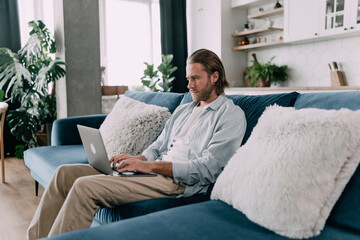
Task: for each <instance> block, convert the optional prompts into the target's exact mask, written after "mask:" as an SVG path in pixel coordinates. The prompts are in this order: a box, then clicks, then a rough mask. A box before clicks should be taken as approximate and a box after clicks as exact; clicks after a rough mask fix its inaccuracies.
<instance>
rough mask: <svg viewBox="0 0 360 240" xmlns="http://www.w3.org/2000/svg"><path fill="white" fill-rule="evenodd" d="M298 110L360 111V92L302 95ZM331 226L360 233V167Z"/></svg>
mask: <svg viewBox="0 0 360 240" xmlns="http://www.w3.org/2000/svg"><path fill="white" fill-rule="evenodd" d="M294 106H295V108H296V109H302V108H320V109H340V108H348V109H351V110H359V109H360V91H349V92H326V93H304V94H300V95H299V96H298V98H297V100H296V102H295V105H294ZM359 121H360V119H359ZM327 222H328V223H329V224H335V225H340V226H343V227H346V228H353V229H355V230H357V231H360V167H359V166H358V168H357V169H356V171H355V173H354V175H353V176H352V177H351V179H350V181H349V182H348V184H347V185H346V187H345V189H344V191H343V193H342V194H341V196H340V198H339V199H338V201H337V202H336V204H335V206H334V208H333V209H332V211H331V214H330V216H329V218H328V220H327Z"/></svg>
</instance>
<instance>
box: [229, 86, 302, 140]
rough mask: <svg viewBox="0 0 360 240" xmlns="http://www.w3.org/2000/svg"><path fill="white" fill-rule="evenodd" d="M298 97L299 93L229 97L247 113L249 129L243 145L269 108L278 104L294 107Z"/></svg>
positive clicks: (247, 128)
mask: <svg viewBox="0 0 360 240" xmlns="http://www.w3.org/2000/svg"><path fill="white" fill-rule="evenodd" d="M298 95H299V93H297V92H291V93H281V94H266V95H254V96H248V95H227V97H228V98H230V99H231V100H233V101H234V103H235V104H236V105H238V106H239V107H240V108H241V109H242V110H243V111H244V112H245V116H246V122H247V127H246V132H245V136H244V139H243V141H242V144H245V143H246V141H247V140H248V138H249V137H250V134H251V132H252V130H253V128H254V127H255V126H256V124H257V122H258V119H259V117H260V116H261V114H262V113H263V112H264V110H265V108H266V107H267V106H270V105H274V104H277V105H279V106H282V107H292V106H293V105H294V103H295V100H296V98H297V96H298Z"/></svg>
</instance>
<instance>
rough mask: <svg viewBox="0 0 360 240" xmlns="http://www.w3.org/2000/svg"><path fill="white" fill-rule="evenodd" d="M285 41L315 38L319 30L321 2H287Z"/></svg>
mask: <svg viewBox="0 0 360 240" xmlns="http://www.w3.org/2000/svg"><path fill="white" fill-rule="evenodd" d="M284 6H285V23H287V24H285V29H284V31H285V41H286V42H292V41H298V40H305V39H310V38H314V37H315V36H316V35H317V33H318V30H319V24H318V22H319V18H318V16H319V6H320V5H319V1H318V0H316V1H314V0H286V1H285V4H284Z"/></svg>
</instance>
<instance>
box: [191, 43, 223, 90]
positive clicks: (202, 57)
mask: <svg viewBox="0 0 360 240" xmlns="http://www.w3.org/2000/svg"><path fill="white" fill-rule="evenodd" d="M187 62H188V64H189V63H201V64H202V65H203V66H204V68H205V71H206V72H207V74H208V75H209V76H210V75H211V74H213V73H214V72H218V73H219V79H218V80H217V81H216V82H215V90H216V94H217V95H220V94H223V93H224V89H225V87H228V86H229V82H228V81H227V79H226V75H225V69H224V66H223V64H222V62H221V60H220V58H219V57H218V56H217V55H216V54H215V53H214V52H212V51H210V50H207V49H199V50H197V51H195V52H194V53H193V54H191V56H190V57H189V58H188V60H187Z"/></svg>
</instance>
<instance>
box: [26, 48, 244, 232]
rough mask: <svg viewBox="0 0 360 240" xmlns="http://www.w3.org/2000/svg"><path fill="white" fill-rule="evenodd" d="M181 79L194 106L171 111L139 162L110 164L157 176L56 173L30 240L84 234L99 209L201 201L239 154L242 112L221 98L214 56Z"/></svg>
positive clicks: (72, 169) (193, 62)
mask: <svg viewBox="0 0 360 240" xmlns="http://www.w3.org/2000/svg"><path fill="white" fill-rule="evenodd" d="M186 74H187V79H188V81H189V83H188V88H189V90H190V93H191V95H192V97H193V100H194V101H193V102H192V103H189V104H184V105H181V106H179V107H178V108H177V109H176V110H175V112H174V113H173V114H172V116H171V118H170V119H169V121H168V122H167V123H166V125H165V128H164V130H163V131H162V133H161V134H160V136H159V137H158V139H157V140H156V141H155V142H154V143H153V144H151V145H150V146H149V147H148V148H147V149H146V150H145V151H144V152H143V153H142V155H138V156H129V155H126V154H120V155H118V156H115V157H112V158H111V159H110V162H111V163H112V164H113V166H116V165H118V168H117V171H118V172H124V171H139V172H144V173H149V172H155V173H157V174H158V176H156V177H129V178H128V177H117V176H106V175H103V174H101V173H100V172H99V171H97V170H96V169H94V168H92V167H91V166H90V165H85V164H72V165H64V166H60V167H59V168H58V169H57V170H56V172H55V173H54V176H53V178H52V180H51V181H50V183H49V184H48V186H47V188H46V190H45V192H44V195H43V197H42V199H41V201H40V204H39V207H38V209H37V210H36V213H35V216H34V218H33V220H32V222H31V224H30V226H29V229H28V238H29V239H35V238H40V237H46V236H47V235H49V236H52V235H56V234H60V233H63V232H67V231H72V230H76V229H81V228H86V227H89V226H90V224H91V222H92V219H93V217H94V214H95V212H96V211H97V209H98V208H99V207H115V206H118V205H120V204H124V203H128V202H134V201H139V200H145V199H150V198H158V197H179V196H192V195H194V194H197V193H200V194H205V193H206V191H207V189H208V187H209V185H210V184H212V183H214V182H215V181H216V178H217V177H218V176H219V174H220V173H221V171H222V170H223V168H224V166H225V165H226V163H227V162H228V160H229V159H230V157H231V156H232V155H233V154H234V153H235V151H236V149H237V148H239V147H240V144H241V141H242V138H243V136H244V134H245V129H246V120H245V115H244V112H243V111H242V110H241V109H240V108H239V107H238V106H235V105H234V103H233V102H232V101H231V100H229V99H227V98H226V97H225V96H224V95H223V93H224V88H225V87H226V86H228V82H227V80H226V76H225V70H224V67H223V65H222V63H221V60H220V59H219V57H218V56H217V55H216V54H215V53H213V52H211V51H209V50H205V49H200V50H198V51H196V52H194V53H193V54H192V55H191V56H190V58H189V59H188V61H187V67H186Z"/></svg>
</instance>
